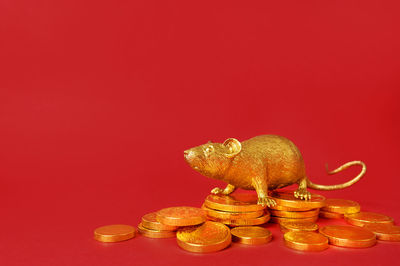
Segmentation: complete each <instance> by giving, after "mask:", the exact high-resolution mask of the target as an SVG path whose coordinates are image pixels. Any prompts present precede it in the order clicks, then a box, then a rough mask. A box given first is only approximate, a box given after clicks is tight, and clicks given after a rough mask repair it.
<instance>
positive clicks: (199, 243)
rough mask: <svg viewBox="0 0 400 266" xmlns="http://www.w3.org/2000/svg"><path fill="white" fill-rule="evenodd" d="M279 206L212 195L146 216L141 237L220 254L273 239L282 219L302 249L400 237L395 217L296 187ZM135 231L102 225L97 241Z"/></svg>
mask: <svg viewBox="0 0 400 266" xmlns="http://www.w3.org/2000/svg"><path fill="white" fill-rule="evenodd" d="M269 196H270V197H271V198H272V199H273V200H274V201H275V202H276V205H275V206H273V207H270V208H268V209H266V208H265V207H263V206H261V205H258V204H257V195H256V194H247V193H234V194H231V195H229V196H226V195H209V196H207V198H206V199H205V201H204V203H203V206H202V207H201V208H195V207H170V208H165V209H162V210H159V211H157V212H154V213H149V214H146V215H144V216H143V217H142V221H141V223H140V224H139V225H138V231H139V233H140V234H141V235H143V236H145V237H150V238H170V237H176V240H177V244H178V246H179V247H181V248H182V249H184V250H187V251H190V252H196V253H207V252H215V251H219V250H222V249H225V248H227V247H229V246H230V244H231V242H232V241H234V242H238V243H242V244H247V245H262V244H266V243H268V242H270V240H271V239H272V234H271V232H270V231H269V230H268V229H267V228H265V227H264V226H265V225H266V223H267V222H272V223H278V224H279V226H280V228H281V231H282V232H283V234H284V235H283V239H284V243H285V245H286V246H287V247H289V248H292V249H296V250H303V251H322V250H325V249H327V248H328V247H329V245H336V246H341V247H351V248H366V247H371V246H373V245H375V244H376V240H377V239H378V240H385V241H400V227H399V226H395V225H394V224H393V219H392V218H390V217H388V216H386V215H383V214H378V213H372V212H361V211H360V209H361V208H360V205H359V204H358V203H357V202H354V201H350V200H343V199H325V198H324V197H323V196H321V195H317V194H311V199H310V200H301V199H297V198H295V197H294V194H293V191H281V192H272V193H270V195H269ZM319 217H321V218H327V219H332V218H333V219H344V220H345V221H347V222H348V223H349V224H350V225H348V226H344V225H328V226H324V227H322V228H319V226H318V225H317V224H316V222H317V220H318V218H319ZM135 234H136V230H135V228H134V227H132V226H128V225H111V226H104V227H100V228H97V229H96V230H95V239H96V240H98V241H102V242H118V241H123V240H127V239H130V238H133V237H134V236H135Z"/></svg>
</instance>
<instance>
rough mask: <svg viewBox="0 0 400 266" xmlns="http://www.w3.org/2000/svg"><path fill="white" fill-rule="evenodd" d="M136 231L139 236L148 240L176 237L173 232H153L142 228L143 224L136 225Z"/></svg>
mask: <svg viewBox="0 0 400 266" xmlns="http://www.w3.org/2000/svg"><path fill="white" fill-rule="evenodd" d="M138 231H139V233H140V234H141V235H143V236H145V237H150V238H169V237H175V235H176V232H175V231H159V230H153V229H149V228H146V227H144V226H143V224H139V225H138Z"/></svg>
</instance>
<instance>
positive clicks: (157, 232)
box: [138, 212, 178, 238]
mask: <svg viewBox="0 0 400 266" xmlns="http://www.w3.org/2000/svg"><path fill="white" fill-rule="evenodd" d="M177 229H178V227H177V226H173V225H166V224H162V223H160V222H159V221H157V213H155V212H152V213H148V214H146V215H144V216H143V217H142V222H141V223H140V224H139V225H138V230H139V233H140V234H142V235H143V236H145V237H150V238H169V237H175V234H176V232H175V231H176V230H177Z"/></svg>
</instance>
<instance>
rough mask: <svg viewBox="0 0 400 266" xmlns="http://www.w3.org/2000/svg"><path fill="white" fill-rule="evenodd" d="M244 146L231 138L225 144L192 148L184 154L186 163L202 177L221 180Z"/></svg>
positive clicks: (210, 143) (209, 143)
mask: <svg viewBox="0 0 400 266" xmlns="http://www.w3.org/2000/svg"><path fill="white" fill-rule="evenodd" d="M241 150H242V145H241V144H240V142H239V141H238V140H237V139H234V138H229V139H227V140H225V141H224V143H222V144H221V143H212V142H211V141H209V142H208V143H206V144H203V145H200V146H197V147H194V148H191V149H189V150H186V151H185V152H184V156H185V160H186V162H187V163H188V164H189V165H190V167H192V168H193V169H194V170H196V171H197V172H199V173H200V174H202V175H205V176H208V177H211V178H215V179H221V178H222V177H223V176H224V173H225V171H226V170H227V168H228V167H229V165H230V163H231V161H232V159H233V158H234V157H235V156H236V155H238V154H239V153H240V151H241Z"/></svg>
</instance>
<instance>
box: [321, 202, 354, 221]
mask: <svg viewBox="0 0 400 266" xmlns="http://www.w3.org/2000/svg"><path fill="white" fill-rule="evenodd" d="M360 209H361V208H360V204H358V203H357V202H355V201H352V200H345V199H327V200H326V201H325V206H324V207H322V208H321V210H320V212H319V217H322V218H327V219H339V218H344V214H352V213H359V212H360Z"/></svg>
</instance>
